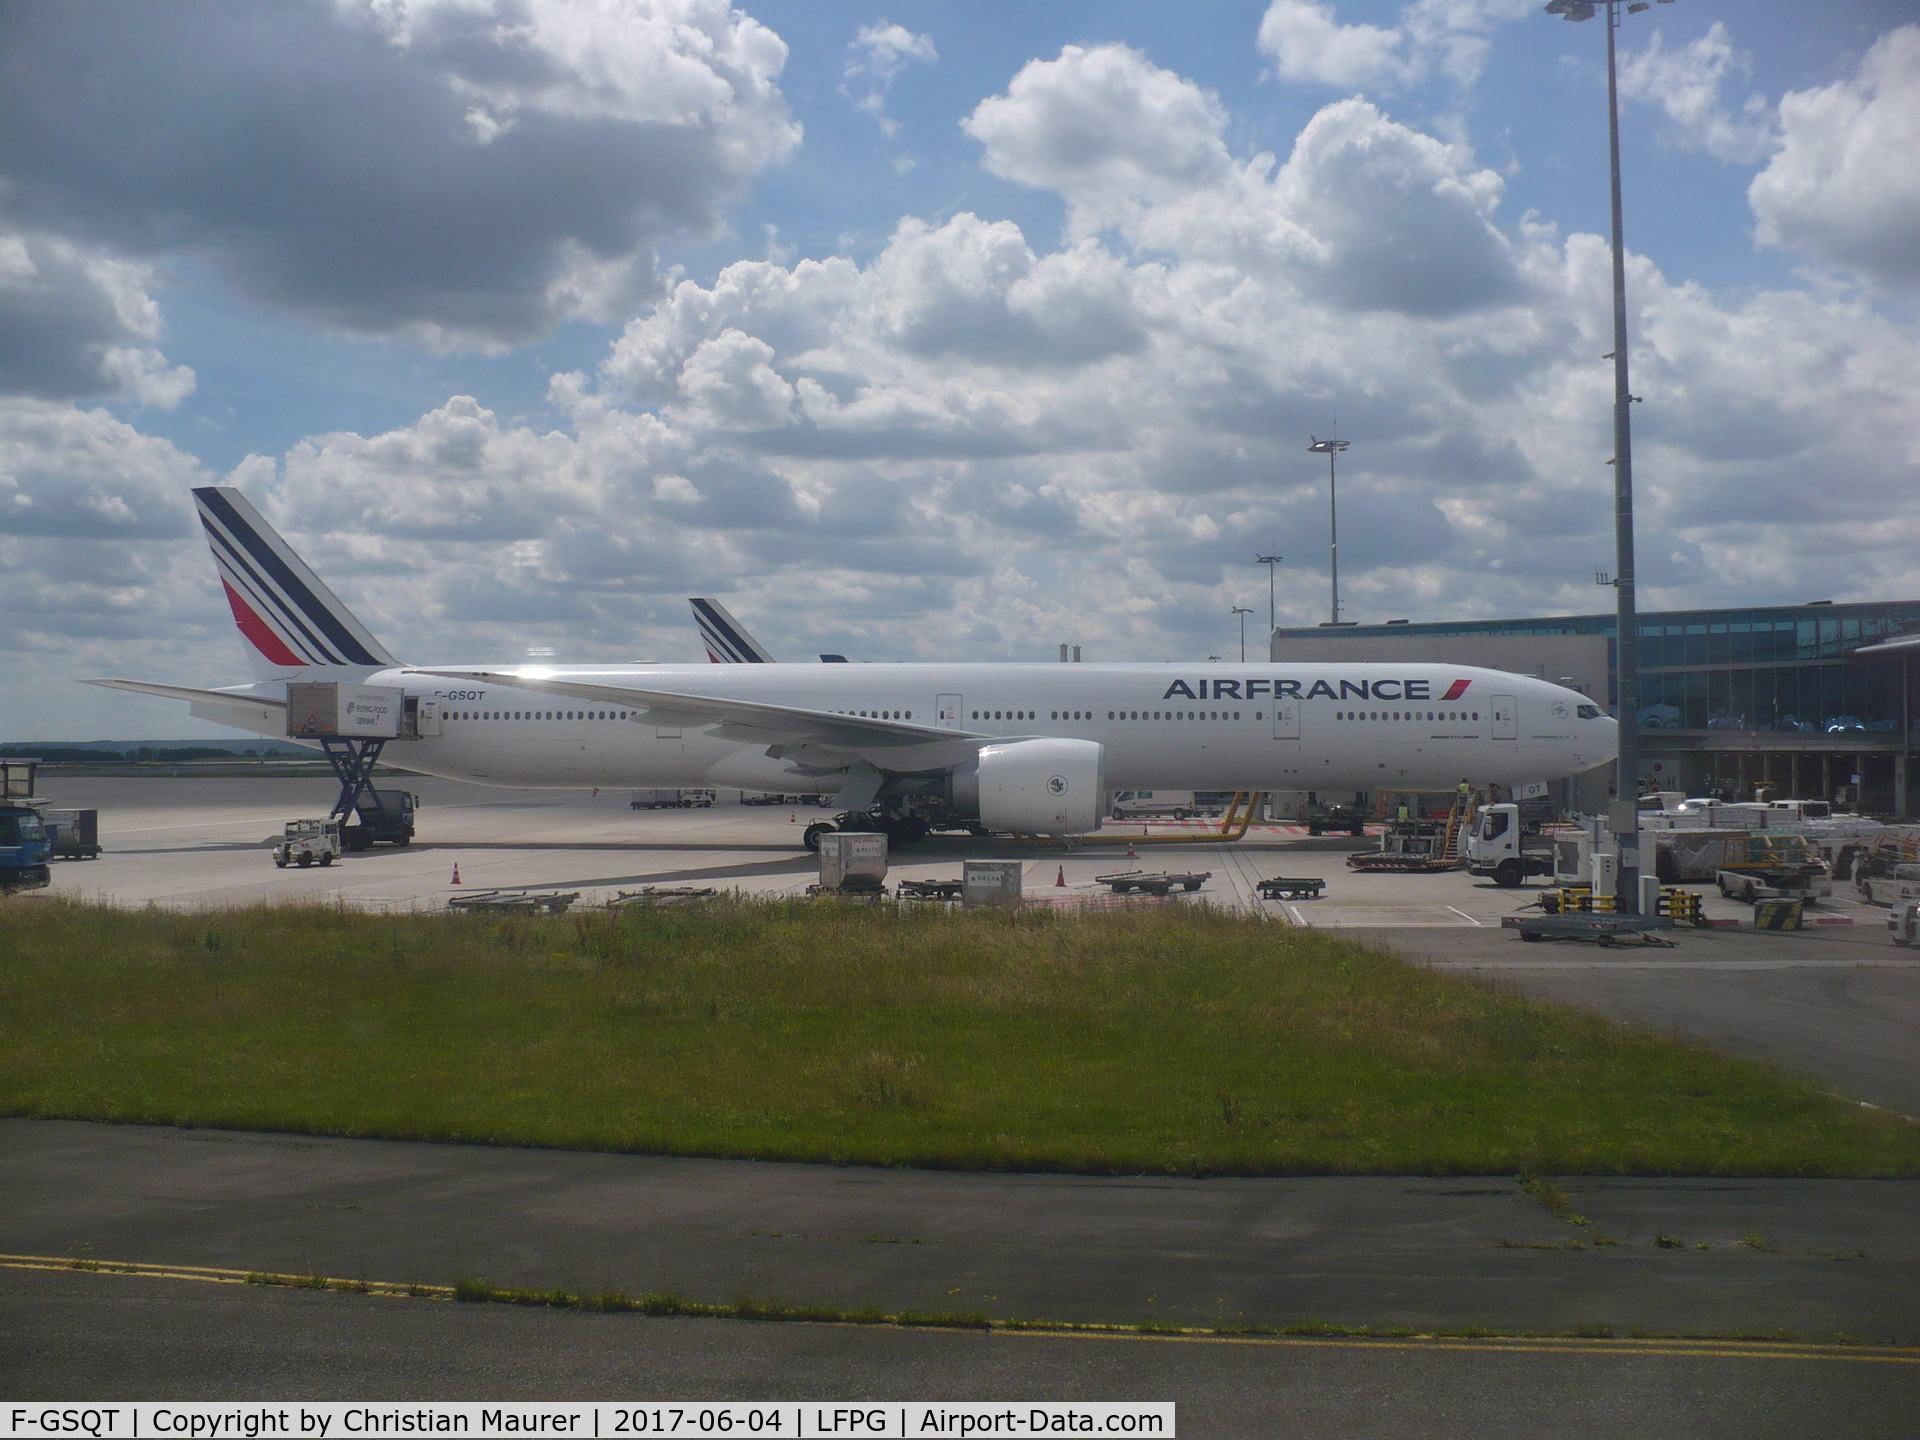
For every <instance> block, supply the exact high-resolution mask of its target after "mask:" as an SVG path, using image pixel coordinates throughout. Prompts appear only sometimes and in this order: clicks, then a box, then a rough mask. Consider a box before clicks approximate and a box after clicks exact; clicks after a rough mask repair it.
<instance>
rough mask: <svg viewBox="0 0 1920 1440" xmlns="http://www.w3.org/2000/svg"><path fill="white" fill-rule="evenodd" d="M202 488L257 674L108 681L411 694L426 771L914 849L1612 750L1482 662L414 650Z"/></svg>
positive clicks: (249, 703) (249, 713)
mask: <svg viewBox="0 0 1920 1440" xmlns="http://www.w3.org/2000/svg"><path fill="white" fill-rule="evenodd" d="M194 498H195V500H196V501H197V502H198V505H199V510H200V520H201V523H202V524H203V525H204V526H205V528H206V531H207V537H208V540H209V542H210V543H211V545H212V548H213V556H214V563H215V566H216V567H217V569H218V571H219V575H220V579H221V582H222V584H223V586H224V587H225V589H226V594H227V601H228V604H229V605H230V606H231V607H232V610H233V618H234V622H235V624H236V625H237V626H238V628H239V631H240V635H241V637H242V639H243V640H244V641H245V642H246V645H247V648H248V651H249V654H250V656H251V658H252V660H253V662H254V667H255V673H256V675H257V676H258V677H259V678H258V679H257V680H256V681H255V682H254V683H252V684H250V685H240V686H234V687H232V688H229V689H221V690H199V689H192V688H188V687H185V686H177V685H164V684H153V683H149V682H145V681H136V680H96V681H93V682H91V683H93V684H97V685H108V686H112V687H114V688H117V689H122V690H134V691H139V692H141V693H144V694H150V695H163V696H170V697H172V698H175V699H181V700H185V701H187V702H189V704H190V705H191V707H192V713H193V714H194V715H196V716H197V717H199V718H201V719H205V720H212V721H216V722H218V723H220V724H223V725H230V726H233V727H234V728H236V729H241V730H250V731H253V732H255V733H257V734H261V735H273V736H282V735H284V734H285V733H286V704H287V690H286V687H287V684H288V683H289V682H290V681H299V680H328V679H331V680H341V681H346V682H349V683H354V684H367V685H382V686H391V687H395V688H398V689H400V690H402V691H404V692H405V694H406V696H407V697H408V701H409V707H408V708H409V709H410V710H412V711H414V712H415V714H416V719H417V729H418V732H419V738H418V739H417V740H413V741H410V742H408V743H407V744H406V746H405V758H404V760H403V762H402V763H404V764H405V766H406V767H407V768H408V769H411V770H417V771H420V772H422V773H424V774H429V775H441V776H446V777H448V778H452V779H459V780H472V781H478V782H480V783H482V784H487V785H500V786H513V787H526V788H584V787H587V786H596V785H597V786H685V787H705V786H727V787H734V786H738V787H740V788H743V789H748V790H775V791H784V792H789V793H809V794H819V795H829V796H833V797H835V802H836V804H837V807H838V808H839V809H840V810H842V811H844V812H846V813H845V814H843V815H842V816H841V817H840V823H841V825H842V826H843V827H847V828H855V829H881V830H884V831H886V832H887V833H888V834H889V835H890V836H893V837H894V838H895V839H897V840H900V841H906V840H911V839H916V838H918V837H919V836H920V835H922V834H924V833H925V832H926V830H927V829H928V828H929V827H930V826H934V827H941V828H948V827H952V828H963V827H964V828H973V829H975V830H978V831H1010V832H1015V833H1021V834H1032V835H1073V834H1080V833H1083V832H1086V831H1091V830H1095V829H1098V828H1099V825H1100V820H1101V816H1102V814H1103V812H1104V805H1103V796H1104V792H1106V791H1107V790H1109V789H1138V790H1153V789H1177V790H1319V791H1336V792H1337V791H1349V790H1351V791H1359V790H1408V791H1414V790H1449V789H1452V788H1453V787H1454V786H1455V785H1456V784H1457V783H1458V782H1459V781H1460V780H1462V779H1463V778H1464V779H1467V780H1470V781H1473V782H1474V783H1476V784H1480V783H1485V782H1488V781H1495V782H1500V783H1504V784H1516V783H1521V782H1525V781H1529V780H1547V779H1555V778H1558V777H1561V776H1565V775H1571V774H1574V773H1576V772H1578V771H1582V770H1588V769H1591V768H1593V767H1595V766H1597V765H1602V764H1605V763H1606V762H1607V761H1609V760H1611V759H1613V756H1614V748H1615V725H1614V722H1613V720H1611V719H1610V718H1608V717H1607V716H1606V715H1605V714H1604V713H1603V712H1602V711H1601V710H1600V709H1599V708H1598V707H1597V706H1595V705H1594V704H1592V703H1591V702H1590V701H1589V700H1588V698H1587V697H1586V696H1584V695H1581V694H1579V693H1578V692H1576V691H1573V690H1568V689H1565V688H1562V687H1561V686H1558V685H1552V684H1548V683H1546V682H1545V681H1542V680H1535V679H1532V678H1530V677H1527V676H1521V675H1513V674H1508V673H1506V672H1504V671H1497V670H1482V669H1475V668H1473V667H1469V666H1463V665H1446V664H1429V663H1418V662H1404V663H1390V664H1380V663H1365V664H1362V663H1353V664H1333V665H1327V664H1315V665H1290V664H1258V663H1255V664H1229V663H1220V662H1209V663H1207V664H1156V665H1133V664H1086V665H1071V664H1069V665H1055V664H898V665H896V664H870V665H791V664H788V665H780V664H729V665H709V664H690V665H645V666H641V665H448V664H442V665H406V664H402V663H400V662H399V661H398V660H396V659H395V658H394V657H393V656H392V655H390V654H389V653H388V652H387V651H386V650H385V648H384V647H382V645H381V644H380V642H379V641H378V640H376V639H375V638H374V637H373V635H372V634H371V632H369V631H368V630H367V628H366V627H365V626H364V625H362V624H361V623H360V621H359V620H358V619H357V618H356V617H355V616H354V615H353V613H352V612H351V611H349V610H348V609H347V607H346V606H345V605H343V604H341V602H340V601H339V599H338V598H337V597H336V596H335V595H334V594H333V592H332V591H331V590H329V589H328V588H327V586H326V584H325V583H324V582H323V581H322V580H321V579H320V578H319V576H317V575H315V574H314V573H313V571H312V570H311V569H309V568H308V567H307V565H306V564H305V562H304V561H302V560H301V559H300V557H299V556H298V555H296V554H295V553H294V552H293V550H292V548H291V547H290V546H288V544H287V543H286V541H285V540H283V539H282V538H281V537H280V536H279V535H278V534H276V533H275V532H274V530H273V529H272V528H271V527H270V526H269V525H268V524H267V522H266V521H265V520H264V519H262V518H261V516H260V514H259V513H258V512H257V511H256V510H255V509H254V507H253V506H252V505H251V504H249V503H248V501H247V500H246V498H245V497H244V496H242V495H241V494H240V492H239V491H237V490H233V489H229V488H224V487H210V488H207V489H201V490H196V491H194ZM826 828H830V827H827V826H825V825H817V826H813V827H810V828H809V832H808V843H809V845H817V843H818V834H819V833H820V832H821V831H822V830H823V829H826Z"/></svg>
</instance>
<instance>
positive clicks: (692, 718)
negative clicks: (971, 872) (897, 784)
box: [413, 670, 1008, 768]
mask: <svg viewBox="0 0 1920 1440" xmlns="http://www.w3.org/2000/svg"><path fill="white" fill-rule="evenodd" d="M413 673H414V674H418V675H436V676H439V677H440V678H442V679H446V680H467V681H479V682H482V683H485V684H490V685H506V686H511V687H513V688H515V689H518V690H534V691H539V692H543V693H545V694H548V695H564V696H567V697H568V698H570V699H574V700H585V701H587V702H589V703H591V704H597V705H622V706H625V707H626V708H628V709H630V710H633V709H637V710H639V711H641V712H642V718H643V719H644V720H645V722H646V723H648V724H652V725H684V726H701V727H704V726H717V727H718V733H719V734H720V737H721V738H722V739H727V740H740V741H746V742H749V743H755V742H763V743H766V744H769V745H775V746H789V747H793V748H795V749H798V748H800V747H803V746H805V747H817V748H820V749H823V750H831V751H836V752H839V753H842V754H850V755H859V756H863V757H867V758H874V759H875V763H881V759H880V758H879V757H876V756H875V754H874V752H883V754H884V752H896V753H895V755H894V756H893V757H892V758H894V759H895V761H896V763H895V765H894V766H892V767H890V768H900V765H899V763H898V762H899V761H900V760H906V759H907V757H905V756H899V755H897V752H900V751H903V750H912V749H915V748H918V747H922V746H948V747H953V748H954V749H956V750H959V751H964V752H969V753H970V752H972V751H974V750H977V749H978V748H979V747H980V746H982V745H990V744H996V743H999V742H1000V741H1002V740H1004V739H1006V738H1008V737H1005V736H1000V735H975V734H971V733H969V732H967V731H965V730H945V729H940V728H938V727H936V726H932V725H922V724H919V723H918V722H916V721H912V720H881V719H877V718H867V717H863V716H859V715H835V714H833V713H832V712H830V711H826V710H806V709H801V708H799V707H797V706H792V705H768V704H765V703H763V702H761V701H756V700H723V699H720V698H718V697H717V696H712V695H688V694H682V693H680V692H677V691H672V690H648V689H641V688H638V687H635V686H630V685H615V684H608V683H605V682H601V683H595V682H592V681H587V680H581V679H560V678H553V677H547V676H539V677H535V676H528V675H517V674H514V673H513V672H512V671H505V670H417V671H414V672H413ZM957 758H958V757H957V756H956V759H957ZM909 763H910V764H911V765H912V766H913V767H914V768H918V766H920V765H922V764H939V763H941V762H940V761H939V760H938V759H934V758H932V757H928V756H914V757H912V758H911V761H910V762H909ZM947 763H952V762H947Z"/></svg>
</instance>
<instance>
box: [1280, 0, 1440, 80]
mask: <svg viewBox="0 0 1920 1440" xmlns="http://www.w3.org/2000/svg"><path fill="white" fill-rule="evenodd" d="M1405 43H1406V36H1405V35H1403V34H1402V33H1401V32H1400V31H1399V30H1397V29H1394V30H1383V29H1381V28H1380V27H1379V26H1377V25H1342V24H1340V23H1339V22H1338V21H1336V20H1335V19H1334V18H1333V6H1331V5H1317V4H1315V3H1313V0H1273V4H1271V5H1269V6H1268V7H1267V13H1266V14H1265V15H1264V16H1262V17H1261V20H1260V40H1259V45H1260V48H1261V49H1262V50H1263V51H1265V52H1266V53H1267V54H1269V55H1271V56H1272V57H1273V60H1274V68H1275V70H1276V71H1278V72H1279V75H1280V78H1281V79H1282V80H1310V81H1313V82H1315V83H1317V84H1321V85H1341V86H1346V85H1366V84H1369V83H1371V82H1373V81H1376V80H1391V79H1395V78H1398V77H1400V76H1402V75H1404V74H1405V73H1406V70H1407V62H1406V59H1405V57H1404V56H1403V55H1402V54H1401V50H1402V47H1403V46H1404V45H1405Z"/></svg>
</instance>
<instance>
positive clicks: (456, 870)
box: [453, 860, 460, 885]
mask: <svg viewBox="0 0 1920 1440" xmlns="http://www.w3.org/2000/svg"><path fill="white" fill-rule="evenodd" d="M453 883H454V884H456V885H458V884H459V883H460V862H459V861H458V860H456V861H454V862H453Z"/></svg>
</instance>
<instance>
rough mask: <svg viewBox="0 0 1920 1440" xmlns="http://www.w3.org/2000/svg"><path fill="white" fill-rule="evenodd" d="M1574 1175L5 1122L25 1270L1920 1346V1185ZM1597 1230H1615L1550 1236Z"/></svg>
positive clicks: (8, 1231) (12, 1232)
mask: <svg viewBox="0 0 1920 1440" xmlns="http://www.w3.org/2000/svg"><path fill="white" fill-rule="evenodd" d="M1560 1183H1561V1185H1562V1186H1563V1187H1564V1188H1565V1189H1567V1190H1568V1191H1570V1192H1571V1194H1572V1197H1573V1199H1572V1209H1573V1210H1574V1211H1575V1212H1576V1213H1579V1214H1581V1215H1583V1216H1585V1217H1587V1218H1588V1219H1589V1220H1590V1221H1591V1222H1592V1224H1591V1225H1589V1226H1586V1227H1580V1226H1575V1225H1572V1224H1569V1223H1567V1222H1566V1221H1562V1220H1557V1219H1555V1218H1554V1217H1553V1216H1551V1215H1550V1214H1548V1213H1547V1211H1546V1210H1545V1208H1544V1207H1543V1206H1541V1205H1540V1204H1539V1203H1538V1202H1537V1201H1535V1200H1534V1199H1532V1198H1531V1197H1529V1196H1527V1195H1525V1194H1523V1193H1521V1192H1519V1191H1518V1190H1517V1189H1516V1187H1515V1185H1514V1184H1513V1182H1512V1181H1511V1179H1509V1178H1504V1177H1500V1178H1491V1179H1480V1178H1447V1179H1434V1178H1396V1177H1384V1178H1383V1177H1360V1178H1355V1177H1316V1178H1302V1179H1292V1178H1289V1179H1209V1180H1188V1179H1176V1178H1169V1177H1146V1176H1143V1177H1134V1178H1107V1177H1091V1176H1060V1175H990V1174H964V1173H946V1172H937V1171H909V1170H875V1169H860V1168H854V1167H834V1166H809V1165H778V1164H760V1163H755V1162H751V1161H729V1160H686V1159H672V1158H665V1157H657V1156H637V1155H589V1154H577V1153H570V1152H560V1151H537V1150H514V1149H505V1148H487V1147H479V1146H458V1145H429V1144H414V1143H406V1142H394V1141H375V1140H341V1139H326V1138H310V1137H303V1136H291V1135H264V1134H263V1135H254V1134H245V1133H239V1132H230V1131H214V1130H180V1129H172V1128H166V1127H148V1126H132V1125H126V1126H119V1125H92V1124H84V1123H79V1122H67V1121H39V1120H23V1119H9V1120H0V1196H4V1202H5V1203H4V1206H3V1207H0V1215H4V1218H3V1219H0V1252H4V1253H7V1254H13V1255H40V1256H70V1257H77V1258H92V1259H100V1260H124V1261H139V1262H145V1263H164V1264H175V1265H197V1266H215V1267H225V1268H231V1269H236V1270H271V1271H276V1272H281V1273H296V1274H311V1273H320V1274H324V1275H328V1276H332V1277H334V1278H339V1279H350V1280H351V1279H367V1280H382V1281H397V1282H410V1281H413V1282H425V1283H429V1284H439V1285H450V1284H452V1283H453V1282H454V1281H456V1280H457V1279H459V1278H461V1277H462V1276H478V1277H484V1278H486V1279H489V1280H491V1281H493V1282H494V1283H495V1284H498V1285H507V1286H526V1287H532V1288H539V1289H551V1288H555V1287H558V1288H562V1289H567V1290H571V1291H574V1292H576V1293H588V1292H597V1291H602V1290H621V1291H626V1292H628V1293H630V1294H637V1293H640V1292H643V1291H647V1290H666V1291H672V1292H675V1293H678V1294H681V1295H684V1296H686V1297H688V1298H690V1299H697V1300H707V1301H725V1300H732V1299H734V1298H736V1297H738V1296H741V1295H752V1296H760V1297H774V1298H778V1299H781V1300H785V1301H789V1302H813V1303H825V1304H831V1305H834V1306H838V1307H845V1308H853V1307H858V1306H861V1305H866V1304H872V1305H877V1306H879V1307H880V1308H881V1309H883V1310H886V1311H898V1310H903V1309H910V1310H918V1311H922V1312H941V1311H954V1312H962V1313H964V1312H969V1311H979V1312H982V1313H985V1314H987V1315H990V1316H993V1317H996V1318H1005V1317H1036V1316H1038V1317H1046V1318H1050V1319H1058V1320H1074V1321H1102V1322H1111V1323H1124V1324H1131V1323H1136V1322H1140V1321H1144V1320H1163V1321H1169V1322H1173V1323H1177V1324H1201V1325H1219V1324H1223V1323H1225V1324H1265V1325H1276V1326H1277V1325H1284V1324H1290V1323H1296V1322H1300V1321H1304V1320H1315V1319H1317V1320H1325V1321H1331V1322H1336V1323H1339V1324H1343V1325H1363V1324H1370V1325H1375V1326H1378V1325H1412V1326H1416V1327H1421V1328H1430V1327H1452V1326H1462V1325H1469V1324H1479V1325H1484V1326H1489V1327H1493V1328H1497V1329H1501V1330H1541V1331H1560V1330H1567V1329H1571V1328H1574V1327H1577V1326H1583V1325H1589V1326H1590V1325H1602V1324H1605V1325H1612V1326H1614V1327H1615V1328H1616V1329H1618V1330H1620V1331H1623V1332H1624V1331H1625V1330H1627V1329H1629V1328H1639V1329H1644V1330H1652V1331H1660V1332H1683V1331H1705V1332H1712V1333H1720V1334H1728V1333H1734V1332H1749V1331H1770V1330H1774V1329H1785V1330H1788V1331H1792V1332H1795V1333H1799V1334H1803V1335H1816V1334H1821V1335H1824V1334H1830V1333H1833V1332H1846V1333H1848V1334H1852V1335H1856V1336H1863V1337H1871V1338H1874V1339H1877V1340H1893V1339H1902V1340H1904V1339H1915V1340H1920V1226H1917V1225H1916V1223H1915V1215H1916V1207H1917V1206H1920V1181H1853V1180H1695V1179H1571V1180H1563V1181H1561V1182H1560ZM1663 1234H1664V1235H1666V1236H1668V1237H1669V1238H1677V1239H1678V1240H1680V1241H1682V1242H1684V1243H1683V1245H1682V1246H1680V1247H1663V1246H1662V1245H1660V1244H1658V1243H1656V1241H1657V1237H1659V1236H1660V1235H1663ZM1594 1236H1607V1237H1611V1238H1613V1239H1615V1240H1617V1241H1619V1242H1620V1243H1618V1244H1617V1245H1613V1246H1610V1247H1607V1248H1582V1249H1579V1250H1568V1249H1560V1248H1550V1247H1558V1246H1560V1245H1562V1244H1563V1243H1565V1242H1568V1241H1575V1240H1579V1239H1582V1238H1588V1239H1591V1238H1592V1237H1594ZM1747 1236H1758V1237H1761V1238H1762V1240H1763V1242H1764V1246H1765V1248H1764V1249H1761V1248H1754V1247H1752V1246H1750V1245H1745V1244H1741V1243H1739V1242H1740V1241H1741V1240H1742V1239H1743V1237H1747Z"/></svg>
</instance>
